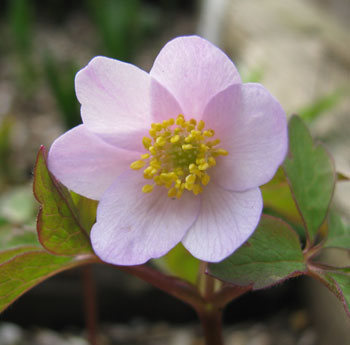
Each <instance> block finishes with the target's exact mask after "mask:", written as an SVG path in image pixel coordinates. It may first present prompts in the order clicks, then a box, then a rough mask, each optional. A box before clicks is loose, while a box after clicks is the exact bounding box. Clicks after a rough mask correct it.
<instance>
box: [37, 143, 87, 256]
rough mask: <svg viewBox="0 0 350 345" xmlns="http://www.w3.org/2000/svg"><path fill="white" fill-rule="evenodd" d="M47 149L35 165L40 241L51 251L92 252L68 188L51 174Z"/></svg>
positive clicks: (65, 252)
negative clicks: (48, 166)
mask: <svg viewBox="0 0 350 345" xmlns="http://www.w3.org/2000/svg"><path fill="white" fill-rule="evenodd" d="M46 155H47V154H46V150H45V148H44V147H41V149H40V151H39V153H38V157H37V161H36V165H35V168H34V194H35V197H36V199H37V200H38V201H39V203H40V204H41V208H40V211H39V214H38V221H37V228H38V235H39V240H40V243H41V244H42V245H43V246H44V247H45V248H46V249H47V250H48V251H50V252H51V253H54V254H59V255H77V254H84V253H91V252H92V249H91V244H90V239H89V235H88V232H87V231H86V230H85V229H84V228H83V227H82V225H81V224H80V223H79V221H78V215H77V213H76V211H75V210H74V203H73V201H72V200H71V196H70V193H69V191H68V190H67V189H66V188H65V187H64V186H62V185H60V184H59V183H58V182H57V181H56V180H55V178H54V177H53V176H52V175H51V174H50V172H49V171H48V168H47V162H46Z"/></svg>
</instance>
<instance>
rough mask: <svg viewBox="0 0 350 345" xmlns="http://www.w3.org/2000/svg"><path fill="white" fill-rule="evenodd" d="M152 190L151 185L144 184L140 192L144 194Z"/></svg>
mask: <svg viewBox="0 0 350 345" xmlns="http://www.w3.org/2000/svg"><path fill="white" fill-rule="evenodd" d="M152 190H153V185H152V184H145V185H144V186H143V187H142V191H143V192H144V193H151V192H152Z"/></svg>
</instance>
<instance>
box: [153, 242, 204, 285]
mask: <svg viewBox="0 0 350 345" xmlns="http://www.w3.org/2000/svg"><path fill="white" fill-rule="evenodd" d="M152 262H153V263H154V264H155V265H156V266H158V267H159V268H160V269H162V270H163V271H165V272H166V273H170V274H173V275H175V276H176V277H178V278H182V279H185V280H187V281H188V282H190V283H192V284H194V283H195V282H196V279H197V275H198V270H199V265H200V261H199V260H198V259H196V258H195V257H193V256H192V255H191V254H190V253H189V252H188V251H187V250H186V249H185V247H184V246H183V245H182V244H181V243H179V244H178V245H177V246H176V247H175V248H173V249H172V250H171V251H170V252H169V253H168V254H166V255H164V256H163V257H161V258H159V259H155V260H152Z"/></svg>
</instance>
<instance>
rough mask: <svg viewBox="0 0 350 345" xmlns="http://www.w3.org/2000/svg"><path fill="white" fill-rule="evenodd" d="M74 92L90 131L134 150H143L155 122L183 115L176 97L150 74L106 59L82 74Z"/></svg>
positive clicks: (78, 77) (99, 59)
mask: <svg viewBox="0 0 350 345" xmlns="http://www.w3.org/2000/svg"><path fill="white" fill-rule="evenodd" d="M75 88H76V94H77V97H78V100H79V102H80V103H81V116H82V119H83V122H84V124H85V125H86V126H87V128H88V129H89V130H90V131H92V132H94V133H97V134H99V135H100V136H101V137H102V138H103V139H105V140H106V141H108V142H110V143H112V144H115V145H117V146H119V147H123V148H127V149H131V150H140V151H141V150H142V137H143V136H144V135H147V132H148V130H149V129H150V125H151V123H152V122H153V121H159V120H162V119H164V118H166V117H169V116H176V115H178V114H179V113H181V108H180V107H179V105H178V103H177V101H176V100H175V99H174V97H173V96H172V95H171V94H170V93H169V91H167V90H165V89H164V87H163V86H162V85H160V84H159V83H158V82H157V81H156V80H154V79H152V78H151V77H150V75H149V74H148V73H146V72H144V71H142V70H141V69H139V68H138V67H136V66H133V65H131V64H128V63H124V62H121V61H118V60H114V59H110V58H106V57H101V56H98V57H95V58H94V59H93V60H91V61H90V63H89V64H88V65H87V66H86V67H85V68H83V69H82V70H81V71H79V72H78V74H77V76H76V79H75Z"/></svg>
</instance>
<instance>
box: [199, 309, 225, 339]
mask: <svg viewBox="0 0 350 345" xmlns="http://www.w3.org/2000/svg"><path fill="white" fill-rule="evenodd" d="M210 307H211V305H210V304H208V308H207V310H204V311H197V314H198V317H199V319H200V321H201V325H202V329H203V335H204V339H205V344H206V345H223V344H224V340H223V337H222V310H221V309H219V308H216V307H211V308H210Z"/></svg>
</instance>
